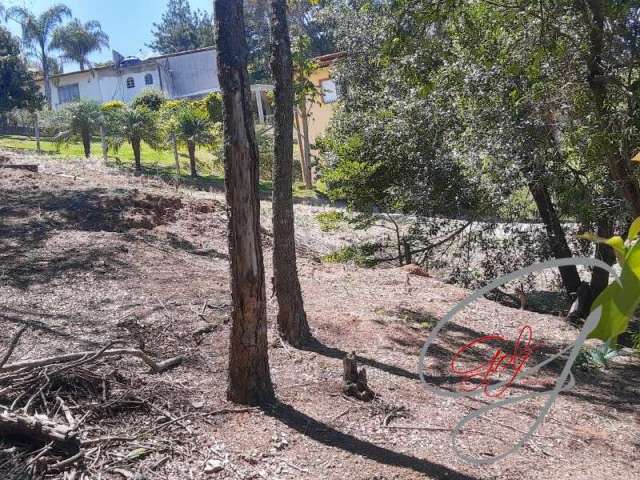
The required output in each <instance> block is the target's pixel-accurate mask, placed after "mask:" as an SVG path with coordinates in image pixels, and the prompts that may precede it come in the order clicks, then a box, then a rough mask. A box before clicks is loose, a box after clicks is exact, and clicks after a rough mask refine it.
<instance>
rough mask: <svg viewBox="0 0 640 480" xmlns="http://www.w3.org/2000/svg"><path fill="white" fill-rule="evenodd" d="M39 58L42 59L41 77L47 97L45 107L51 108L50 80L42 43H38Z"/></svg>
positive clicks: (45, 52) (47, 62) (45, 53)
mask: <svg viewBox="0 0 640 480" xmlns="http://www.w3.org/2000/svg"><path fill="white" fill-rule="evenodd" d="M40 59H41V60H42V78H43V81H44V96H45V97H46V99H47V107H48V108H49V110H51V108H52V103H51V81H50V80H49V61H48V57H47V51H46V49H45V46H44V45H42V44H41V45H40Z"/></svg>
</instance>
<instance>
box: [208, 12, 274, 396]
mask: <svg viewBox="0 0 640 480" xmlns="http://www.w3.org/2000/svg"><path fill="white" fill-rule="evenodd" d="M242 9H243V6H242V2H240V1H238V0H216V1H215V19H216V33H217V46H218V76H219V80H220V86H221V87H222V98H223V104H224V122H223V124H224V138H225V143H224V171H225V179H224V183H225V191H226V199H227V214H228V222H229V233H228V235H229V236H228V239H229V260H230V264H231V297H232V301H233V310H232V313H231V316H232V320H233V325H232V327H231V342H230V352H229V384H228V388H227V398H228V399H229V400H231V401H233V402H237V403H242V404H247V405H257V404H261V403H265V402H269V401H272V400H273V398H274V393H273V385H272V383H271V375H270V373H269V357H268V353H267V318H266V298H265V297H266V295H265V285H264V265H263V258H262V246H261V244H260V211H259V209H260V202H259V200H258V148H257V144H256V139H255V130H254V125H253V116H252V113H251V92H250V91H249V82H248V75H247V56H248V50H247V43H246V39H245V27H244V18H243V11H242Z"/></svg>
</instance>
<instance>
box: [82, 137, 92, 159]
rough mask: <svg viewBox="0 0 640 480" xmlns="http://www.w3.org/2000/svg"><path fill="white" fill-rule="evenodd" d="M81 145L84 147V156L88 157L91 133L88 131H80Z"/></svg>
mask: <svg viewBox="0 0 640 480" xmlns="http://www.w3.org/2000/svg"><path fill="white" fill-rule="evenodd" d="M82 147H83V149H84V156H85V158H89V157H90V156H91V133H90V132H82Z"/></svg>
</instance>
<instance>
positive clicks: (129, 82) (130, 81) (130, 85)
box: [127, 77, 136, 88]
mask: <svg viewBox="0 0 640 480" xmlns="http://www.w3.org/2000/svg"><path fill="white" fill-rule="evenodd" d="M135 86H136V81H135V80H134V79H133V77H128V78H127V88H133V87H135Z"/></svg>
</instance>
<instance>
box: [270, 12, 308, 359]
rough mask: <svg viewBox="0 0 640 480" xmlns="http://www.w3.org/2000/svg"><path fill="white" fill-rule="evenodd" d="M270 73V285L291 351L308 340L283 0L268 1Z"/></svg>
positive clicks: (290, 66)
mask: <svg viewBox="0 0 640 480" xmlns="http://www.w3.org/2000/svg"><path fill="white" fill-rule="evenodd" d="M271 9H272V18H271V38H272V40H271V42H272V43H271V72H272V73H273V79H274V83H275V116H274V121H275V123H274V142H273V143H274V147H273V287H274V290H275V294H276V297H277V299H278V332H279V333H280V337H281V338H282V339H284V340H286V341H287V342H289V343H290V344H291V345H294V346H296V347H299V346H302V345H304V344H305V343H306V342H307V340H309V337H310V336H311V334H310V332H309V325H308V323H307V316H306V314H305V311H304V304H303V301H302V292H301V291H300V282H299V280H298V269H297V266H296V243H295V235H294V228H295V227H294V221H293V193H292V190H291V186H292V170H293V102H294V92H293V63H292V60H291V40H290V38H289V26H288V23H287V2H286V0H272V1H271Z"/></svg>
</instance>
